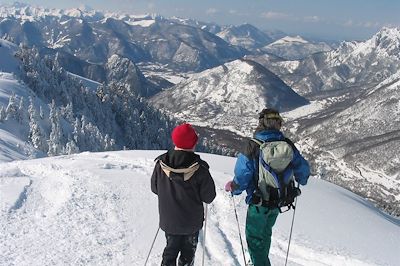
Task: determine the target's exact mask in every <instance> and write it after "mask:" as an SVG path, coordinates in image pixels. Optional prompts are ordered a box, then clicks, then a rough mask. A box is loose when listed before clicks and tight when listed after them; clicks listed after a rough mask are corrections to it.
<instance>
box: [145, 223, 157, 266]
mask: <svg viewBox="0 0 400 266" xmlns="http://www.w3.org/2000/svg"><path fill="white" fill-rule="evenodd" d="M159 231H160V227H158V229H157V233H156V236H155V237H154V239H153V243H152V244H151V247H150V250H149V254H147V258H146V261H145V262H144V266H146V265H147V261H148V260H149V257H150V253H151V251H152V250H153V246H154V243H155V242H156V239H157V236H158V232H159Z"/></svg>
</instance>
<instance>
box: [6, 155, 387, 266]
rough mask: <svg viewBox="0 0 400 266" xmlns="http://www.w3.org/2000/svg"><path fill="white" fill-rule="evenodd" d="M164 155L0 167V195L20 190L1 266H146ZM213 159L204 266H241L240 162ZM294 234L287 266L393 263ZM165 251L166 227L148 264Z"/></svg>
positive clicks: (275, 252) (280, 235)
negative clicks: (234, 181)
mask: <svg viewBox="0 0 400 266" xmlns="http://www.w3.org/2000/svg"><path fill="white" fill-rule="evenodd" d="M160 153H161V152H160V151H148V152H143V151H139V152H137V153H132V152H129V151H124V152H109V153H82V154H79V155H71V156H63V157H55V158H46V159H39V160H32V161H14V162H11V163H0V193H3V192H6V191H9V192H10V191H14V192H15V193H14V194H13V193H11V192H10V193H9V195H8V196H5V197H4V198H1V197H0V204H2V205H0V206H1V208H0V254H1V256H0V265H18V266H20V265H22V266H23V265H134V266H139V265H140V266H143V265H144V261H145V259H146V257H147V254H148V251H149V249H150V246H151V243H152V241H153V238H154V236H155V233H156V230H157V227H158V212H157V197H156V196H155V195H154V194H152V193H151V191H150V176H151V174H152V170H153V166H154V160H153V158H155V157H156V156H157V155H159V154H160ZM143 154H144V155H143ZM207 156H208V157H207ZM207 156H206V160H207V161H209V162H210V164H211V173H212V175H213V177H214V179H215V182H216V186H217V197H216V199H215V200H214V202H213V203H212V204H210V205H209V206H208V220H207V234H206V251H205V265H235V266H239V265H243V255H242V250H241V245H240V240H239V234H238V228H237V223H236V220H235V213H234V209H233V201H232V198H231V197H230V196H229V195H228V194H227V193H225V192H224V191H223V186H224V183H225V182H226V180H229V179H231V177H232V171H233V163H234V158H229V161H228V163H226V162H225V164H226V165H228V167H225V168H224V169H223V170H221V168H219V169H218V168H217V169H216V167H215V166H216V165H218V164H221V162H224V161H219V160H220V159H221V158H228V157H218V156H215V157H213V156H212V155H207ZM223 160H227V159H223ZM225 169H231V171H229V170H225ZM17 180H18V181H17ZM4 195H6V194H4ZM234 202H235V206H236V208H237V211H238V217H239V222H240V230H241V234H242V239H243V244H244V247H245V249H246V254H245V256H246V261H248V260H249V258H250V257H249V254H248V252H247V246H246V240H245V232H244V224H245V217H246V209H247V207H246V204H245V202H244V197H234ZM299 215H300V217H301V215H302V213H299ZM281 216H282V217H281ZM281 216H280V217H278V221H277V223H278V224H280V225H279V226H276V227H274V232H273V242H272V248H271V261H272V263H273V265H283V264H284V261H285V256H286V249H287V243H288V235H289V232H288V229H289V228H288V226H287V224H288V223H289V221H290V218H291V215H286V216H285V215H281ZM281 219H282V220H281ZM300 219H301V218H300ZM316 226H322V225H320V224H319V225H316ZM282 228H284V230H282ZM286 230H287V231H286ZM295 231H296V228H295ZM296 233H297V234H294V235H293V238H292V243H291V249H290V256H289V264H288V265H292V266H293V265H307V266H308V265H315V266H320V265H321V266H323V265H349V266H350V265H351V266H353V265H356V266H364V265H388V264H385V263H383V264H376V263H372V262H369V259H365V260H364V259H360V255H359V254H357V253H355V254H353V252H351V251H348V250H344V249H343V248H341V247H338V248H337V249H332V245H327V246H318V243H313V242H311V241H310V239H309V238H308V236H305V235H301V230H298V231H297V232H296ZM203 241H204V239H203V231H201V232H200V237H199V245H198V248H197V253H196V263H195V265H196V266H199V265H201V258H202V255H203ZM164 246H165V237H164V233H163V232H162V231H161V230H160V232H159V235H158V237H157V239H156V242H155V245H154V248H153V250H152V252H151V256H150V259H149V262H148V264H147V265H151V266H154V265H159V264H160V261H161V256H162V251H163V248H164ZM361 258H362V257H361Z"/></svg>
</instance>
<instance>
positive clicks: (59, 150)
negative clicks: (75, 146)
mask: <svg viewBox="0 0 400 266" xmlns="http://www.w3.org/2000/svg"><path fill="white" fill-rule="evenodd" d="M50 124H51V132H50V137H49V141H48V142H49V150H48V152H47V154H48V155H49V156H55V155H60V154H63V153H64V149H63V144H62V129H61V126H60V116H59V113H58V110H57V108H56V106H55V102H54V101H52V103H51V104H50Z"/></svg>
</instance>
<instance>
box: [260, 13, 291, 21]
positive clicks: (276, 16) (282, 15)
mask: <svg viewBox="0 0 400 266" xmlns="http://www.w3.org/2000/svg"><path fill="white" fill-rule="evenodd" d="M261 17H263V18H266V19H271V20H285V19H290V18H292V17H291V16H290V15H289V14H286V13H281V12H274V11H269V12H263V13H261Z"/></svg>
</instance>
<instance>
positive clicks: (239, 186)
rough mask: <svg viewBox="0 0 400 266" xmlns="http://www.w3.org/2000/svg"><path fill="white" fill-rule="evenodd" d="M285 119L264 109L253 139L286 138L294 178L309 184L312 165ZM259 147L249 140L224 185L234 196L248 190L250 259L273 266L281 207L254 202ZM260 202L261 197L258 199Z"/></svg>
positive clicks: (264, 265) (261, 264)
mask: <svg viewBox="0 0 400 266" xmlns="http://www.w3.org/2000/svg"><path fill="white" fill-rule="evenodd" d="M282 122H283V119H282V117H281V116H280V114H279V112H278V111H277V110H275V109H272V108H267V109H264V110H262V112H261V113H260V114H259V123H258V126H257V128H256V130H255V133H254V138H255V139H257V140H259V141H261V142H270V141H279V140H285V141H286V142H289V143H290V145H291V146H292V149H293V159H292V161H291V163H290V167H291V168H292V171H293V175H294V177H295V180H296V181H297V182H298V183H299V184H301V185H306V184H307V180H308V177H309V175H310V166H309V164H308V162H307V161H306V160H305V159H304V158H303V156H302V155H301V154H300V152H299V151H298V150H297V148H296V147H295V145H294V144H293V143H292V142H291V141H290V140H289V139H287V138H285V136H284V134H283V133H282V132H281V131H280V129H281V127H282ZM259 152H260V146H259V144H258V143H256V142H255V141H254V140H251V139H248V140H247V141H246V143H245V147H244V149H243V150H242V151H241V152H240V153H239V155H238V158H237V161H236V165H235V170H234V173H235V176H234V178H233V180H232V181H229V182H228V183H227V184H226V185H225V190H226V191H228V192H231V193H232V195H239V194H241V193H242V192H243V191H244V190H246V192H247V197H246V203H247V204H248V205H249V206H248V210H247V217H246V241H247V246H248V249H249V253H250V257H251V261H252V263H253V265H254V266H267V265H268V266H269V265H271V263H270V260H269V258H268V254H269V249H270V246H271V236H272V227H273V226H274V224H275V221H276V219H277V217H278V214H279V213H280V212H279V208H278V206H271V205H264V204H260V203H259V202H255V199H256V198H257V197H256V196H255V192H256V191H257V181H258V169H259V168H258V162H259ZM257 201H259V200H257Z"/></svg>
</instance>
